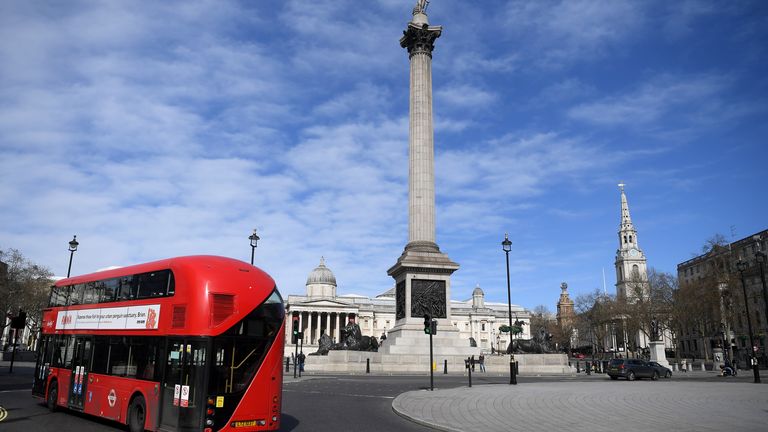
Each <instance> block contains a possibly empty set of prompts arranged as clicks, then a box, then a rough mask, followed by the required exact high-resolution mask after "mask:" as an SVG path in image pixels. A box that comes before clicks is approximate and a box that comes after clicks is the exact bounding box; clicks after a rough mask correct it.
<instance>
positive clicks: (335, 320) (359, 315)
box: [285, 258, 531, 356]
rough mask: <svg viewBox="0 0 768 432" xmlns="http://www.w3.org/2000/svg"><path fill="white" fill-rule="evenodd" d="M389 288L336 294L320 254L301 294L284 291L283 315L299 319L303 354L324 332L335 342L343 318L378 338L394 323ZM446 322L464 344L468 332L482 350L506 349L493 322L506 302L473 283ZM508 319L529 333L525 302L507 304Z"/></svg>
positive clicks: (504, 319)
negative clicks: (489, 296)
mask: <svg viewBox="0 0 768 432" xmlns="http://www.w3.org/2000/svg"><path fill="white" fill-rule="evenodd" d="M395 296H396V295H395V288H391V289H389V290H387V291H385V292H384V293H382V294H380V295H378V296H376V297H373V298H371V297H366V296H361V295H355V294H345V295H337V285H336V277H335V276H334V274H333V272H332V271H331V270H330V269H329V268H328V267H327V266H326V265H325V260H324V259H322V258H321V260H320V264H319V265H318V266H317V267H316V268H315V269H314V270H312V272H311V273H310V274H309V276H308V277H307V284H306V295H289V296H288V298H287V300H286V302H285V308H286V318H287V319H286V321H287V322H290V321H291V320H292V319H293V318H294V317H296V318H297V319H298V320H299V328H300V329H301V331H302V332H303V333H304V338H303V341H302V343H303V348H302V349H303V351H304V353H305V354H307V353H311V352H314V351H316V350H317V348H318V340H319V339H320V336H321V335H322V334H323V333H325V334H327V335H329V336H330V337H331V339H333V341H334V342H338V341H339V340H340V339H341V329H343V328H344V327H345V326H346V325H347V324H348V323H349V322H355V323H357V324H358V325H359V326H360V331H361V333H362V334H363V336H371V337H375V338H377V339H378V340H379V341H383V343H384V344H386V343H387V342H386V339H385V337H386V336H387V334H388V333H389V331H390V330H391V329H392V328H393V327H394V326H395V321H396V315H395ZM450 309H451V314H450V316H451V324H452V325H453V327H454V328H455V329H456V330H457V331H458V333H459V337H460V338H461V339H464V340H466V341H467V346H469V344H470V338H472V339H474V340H475V343H476V344H477V346H478V347H479V348H481V349H482V350H483V351H487V352H491V351H496V350H498V349H501V350H502V351H503V350H505V349H506V347H507V345H508V344H509V342H510V336H509V334H508V333H501V332H499V327H500V326H502V325H506V324H507V323H508V321H509V319H508V312H507V309H508V308H507V304H506V303H493V302H486V301H485V293H484V292H483V290H482V289H481V288H480V287H479V286H478V287H476V288H475V289H474V290H473V291H472V297H471V298H469V299H467V300H464V301H459V300H451V301H450ZM512 319H513V321H515V320H520V321H523V322H524V323H525V325H523V333H522V334H520V335H518V336H517V338H519V339H530V337H531V336H530V312H529V311H528V310H526V309H525V308H523V307H521V306H518V305H512ZM291 331H292V329H291V326H290V325H286V332H285V346H286V348H285V353H286V356H290V355H291V354H292V353H293V352H294V350H295V346H294V345H293V344H292V343H291Z"/></svg>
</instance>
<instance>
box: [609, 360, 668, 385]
mask: <svg viewBox="0 0 768 432" xmlns="http://www.w3.org/2000/svg"><path fill="white" fill-rule="evenodd" d="M606 373H607V374H608V376H609V377H611V379H612V380H616V379H619V377H621V378H626V379H627V381H634V380H636V379H640V378H650V379H652V380H657V379H659V372H658V371H657V370H656V369H654V368H653V366H651V365H650V364H648V362H647V361H645V360H640V359H613V360H611V362H610V363H609V364H608V370H607V371H606Z"/></svg>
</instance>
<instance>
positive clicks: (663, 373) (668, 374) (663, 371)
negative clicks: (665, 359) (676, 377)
mask: <svg viewBox="0 0 768 432" xmlns="http://www.w3.org/2000/svg"><path fill="white" fill-rule="evenodd" d="M648 364H649V365H651V367H653V368H654V369H655V370H656V372H658V373H659V376H660V377H664V378H672V369H670V368H668V367H664V366H662V365H660V364H658V363H656V362H654V361H652V362H648Z"/></svg>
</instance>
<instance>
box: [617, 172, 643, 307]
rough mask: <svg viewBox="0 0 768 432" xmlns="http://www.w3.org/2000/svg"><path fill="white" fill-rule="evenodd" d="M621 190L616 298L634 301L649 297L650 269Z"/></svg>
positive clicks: (624, 195) (622, 187)
mask: <svg viewBox="0 0 768 432" xmlns="http://www.w3.org/2000/svg"><path fill="white" fill-rule="evenodd" d="M624 186H625V185H624V183H619V189H621V224H620V225H619V248H618V249H617V250H616V296H617V297H618V298H625V299H627V300H628V301H633V300H635V299H637V298H638V297H639V296H641V295H642V296H647V295H648V268H647V263H646V259H645V254H644V253H643V251H642V250H641V249H640V246H639V245H638V242H637V231H636V230H635V226H634V225H633V224H632V218H631V217H630V216H629V204H627V195H626V194H625V193H624Z"/></svg>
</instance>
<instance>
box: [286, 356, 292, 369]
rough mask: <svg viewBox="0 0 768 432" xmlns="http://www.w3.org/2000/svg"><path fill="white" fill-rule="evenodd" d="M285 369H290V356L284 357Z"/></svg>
mask: <svg viewBox="0 0 768 432" xmlns="http://www.w3.org/2000/svg"><path fill="white" fill-rule="evenodd" d="M285 371H286V372H290V371H291V358H290V357H286V358H285Z"/></svg>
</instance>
